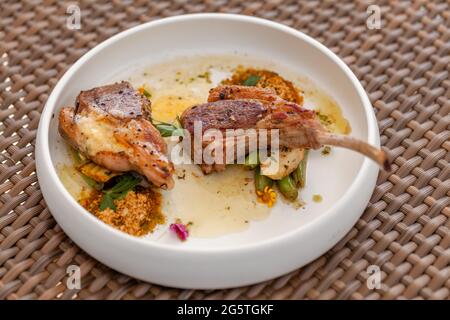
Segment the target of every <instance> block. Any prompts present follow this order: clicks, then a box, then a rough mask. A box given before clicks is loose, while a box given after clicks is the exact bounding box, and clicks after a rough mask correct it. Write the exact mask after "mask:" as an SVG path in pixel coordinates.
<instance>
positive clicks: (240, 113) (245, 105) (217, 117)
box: [181, 100, 267, 134]
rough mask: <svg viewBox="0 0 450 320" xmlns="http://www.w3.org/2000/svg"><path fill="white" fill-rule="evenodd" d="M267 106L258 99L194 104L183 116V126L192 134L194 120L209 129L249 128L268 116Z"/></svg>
mask: <svg viewBox="0 0 450 320" xmlns="http://www.w3.org/2000/svg"><path fill="white" fill-rule="evenodd" d="M266 113H267V107H266V106H265V105H264V104H263V103H261V102H260V101H258V100H223V101H217V102H211V103H204V104H201V105H197V106H193V107H191V108H190V109H188V111H186V112H184V113H183V115H182V116H181V121H182V126H183V128H184V129H186V130H188V131H189V132H190V133H191V134H193V132H194V122H195V121H201V123H202V131H203V132H205V131H206V130H208V129H221V130H225V129H237V128H242V129H248V128H254V127H255V125H256V123H257V122H258V121H260V120H261V119H263V118H264V117H265V116H266Z"/></svg>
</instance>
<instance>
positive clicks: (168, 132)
mask: <svg viewBox="0 0 450 320" xmlns="http://www.w3.org/2000/svg"><path fill="white" fill-rule="evenodd" d="M151 121H152V124H153V125H154V126H155V128H156V129H158V131H159V133H161V136H163V137H171V136H173V135H175V134H176V135H177V136H182V135H183V134H182V133H183V131H182V129H181V121H180V118H179V117H178V116H177V118H176V120H175V121H176V122H177V123H178V126H177V125H175V124H173V123H168V122H163V121H158V120H155V119H151Z"/></svg>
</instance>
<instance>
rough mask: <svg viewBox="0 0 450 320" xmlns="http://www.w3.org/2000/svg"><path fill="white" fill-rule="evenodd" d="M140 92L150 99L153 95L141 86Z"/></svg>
mask: <svg viewBox="0 0 450 320" xmlns="http://www.w3.org/2000/svg"><path fill="white" fill-rule="evenodd" d="M139 92H140V93H141V94H143V95H144V96H145V97H146V98H147V99H150V98H151V97H152V94H151V93H150V92H148V91H147V90H146V89H145V88H144V87H140V88H139Z"/></svg>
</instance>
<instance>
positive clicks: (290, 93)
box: [222, 66, 303, 105]
mask: <svg viewBox="0 0 450 320" xmlns="http://www.w3.org/2000/svg"><path fill="white" fill-rule="evenodd" d="M250 76H257V77H259V80H258V82H257V83H256V87H259V88H271V89H273V90H275V91H276V93H277V95H279V96H280V97H281V98H283V99H284V100H287V101H290V102H295V103H297V104H299V105H302V104H303V96H302V95H301V94H299V90H297V89H296V88H295V86H294V84H293V83H292V82H290V81H288V80H286V79H283V78H282V77H281V76H280V75H278V73H275V72H272V71H268V70H261V69H253V68H244V67H242V66H239V67H237V68H236V71H235V72H234V74H233V75H232V77H231V78H230V79H226V80H224V81H223V82H222V83H223V84H228V85H242V84H243V83H244V82H245V80H246V79H248V77H250Z"/></svg>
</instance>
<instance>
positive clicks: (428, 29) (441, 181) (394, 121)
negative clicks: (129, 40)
mask: <svg viewBox="0 0 450 320" xmlns="http://www.w3.org/2000/svg"><path fill="white" fill-rule="evenodd" d="M372 3H373V1H364V0H358V1H278V0H271V1H266V2H265V3H264V4H262V3H258V2H251V1H241V0H236V1H234V0H233V1H217V2H214V1H205V2H203V1H197V0H190V1H181V0H179V1H173V2H170V1H135V2H131V1H112V2H109V1H80V7H81V9H82V19H81V25H82V29H81V30H68V29H67V28H66V19H67V15H66V7H67V5H68V3H64V2H62V1H51V0H50V1H44V0H42V1H40V0H23V1H5V0H2V1H0V299H55V298H57V299H73V298H78V299H88V298H89V299H104V298H108V299H153V298H157V299H165V298H194V299H202V298H211V299H214V298H227V299H235V298H241V299H256V298H259V299H264V298H275V299H305V298H309V299H383V298H384V299H386V298H387V299H391V298H400V299H402V298H408V299H409V298H418V299H449V296H450V280H449V278H450V266H449V265H450V263H449V262H450V232H449V229H450V209H449V202H450V194H449V189H450V178H449V175H450V166H449V159H450V156H449V154H450V153H449V149H450V141H449V140H450V131H449V122H450V116H449V113H450V101H449V100H450V80H449V72H450V67H449V66H450V3H449V2H447V1H376V3H377V4H378V5H380V7H381V9H382V28H381V29H380V30H368V28H367V27H366V19H367V13H366V9H367V7H368V6H369V5H370V4H372ZM213 11H218V12H231V13H241V14H247V15H255V16H259V17H263V18H267V19H271V20H275V21H279V22H282V23H284V24H286V25H289V26H292V27H294V28H296V29H299V30H301V31H303V32H305V33H307V34H309V35H310V36H313V37H315V38H316V39H318V40H319V41H321V42H322V43H324V44H325V45H326V46H328V47H329V48H331V49H332V50H333V51H334V52H336V53H337V54H338V55H339V56H340V57H341V58H343V59H344V60H345V62H346V63H347V64H348V65H350V67H351V68H352V70H353V71H354V72H355V74H356V75H357V76H358V78H359V79H360V80H361V82H362V84H363V85H364V87H365V89H366V91H367V92H368V94H369V96H370V99H371V101H372V103H373V106H374V107H375V109H376V114H377V118H378V121H379V127H380V132H381V141H382V144H383V145H384V146H385V147H386V148H388V149H390V150H391V152H392V154H393V155H394V159H395V160H394V165H393V172H392V173H391V174H386V173H382V174H380V176H379V179H378V183H377V187H376V189H375V191H374V194H373V196H372V199H371V201H370V204H369V205H368V207H367V209H366V211H365V213H364V214H363V216H362V217H361V219H360V220H359V221H358V222H357V224H356V225H355V226H354V227H353V229H352V230H351V231H350V232H349V233H348V234H347V236H346V237H345V238H344V239H342V241H340V243H339V244H337V245H336V246H335V247H334V248H333V249H332V250H330V251H329V252H328V253H326V254H325V255H323V256H322V257H320V258H318V259H317V260H316V261H314V262H312V263H310V264H309V265H307V266H305V267H303V268H302V269H300V270H297V271H295V272H293V273H291V274H288V275H286V276H283V277H281V278H279V279H275V280H273V281H268V282H265V283H261V284H258V285H254V286H250V287H243V288H236V289H231V290H217V291H194V290H178V289H171V288H164V287H160V286H156V285H152V284H149V283H145V282H141V281H137V280H135V279H132V278H130V277H127V276H125V275H122V274H119V273H117V272H115V271H113V270H111V269H109V268H107V267H106V266H104V265H102V264H100V263H99V262H97V261H95V259H93V258H91V257H89V256H88V255H87V254H86V253H84V252H83V251H82V250H81V249H79V248H78V247H77V246H76V245H74V244H73V243H72V242H71V240H70V239H69V238H67V236H66V235H65V234H64V232H63V231H62V230H61V229H60V228H59V226H58V225H57V224H56V223H55V221H54V220H53V218H52V216H51V214H50V212H49V211H48V209H47V207H46V205H45V202H44V200H43V198H42V194H41V192H40V190H39V185H38V183H37V179H36V174H35V163H34V155H33V150H34V139H35V134H36V129H37V126H38V122H39V116H40V112H41V111H42V108H43V107H44V104H45V101H46V100H47V97H48V95H49V94H50V92H51V90H52V88H53V86H54V85H55V83H56V82H57V80H58V79H59V78H60V77H61V75H62V74H63V73H64V71H65V70H67V68H68V67H70V65H71V64H73V63H74V62H75V61H76V60H77V59H78V58H79V57H80V56H81V55H82V54H84V53H85V52H86V51H87V50H89V49H90V48H92V47H93V46H95V45H96V44H97V43H99V42H100V41H102V40H104V39H106V38H108V37H110V36H112V35H113V34H116V33H117V32H119V31H121V30H124V29H127V28H129V27H132V26H134V25H137V24H140V23H143V22H146V21H149V20H153V19H158V18H162V17H166V16H172V15H178V14H183V13H190V12H213ZM70 264H77V265H80V266H81V270H82V289H81V290H79V291H71V290H68V289H67V287H66V285H65V283H66V277H67V274H66V268H67V266H68V265H70ZM372 264H375V265H378V266H380V268H381V271H382V285H381V288H380V289H376V290H369V289H368V288H367V286H366V279H367V277H368V274H367V272H366V269H367V267H368V266H369V265H372Z"/></svg>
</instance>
